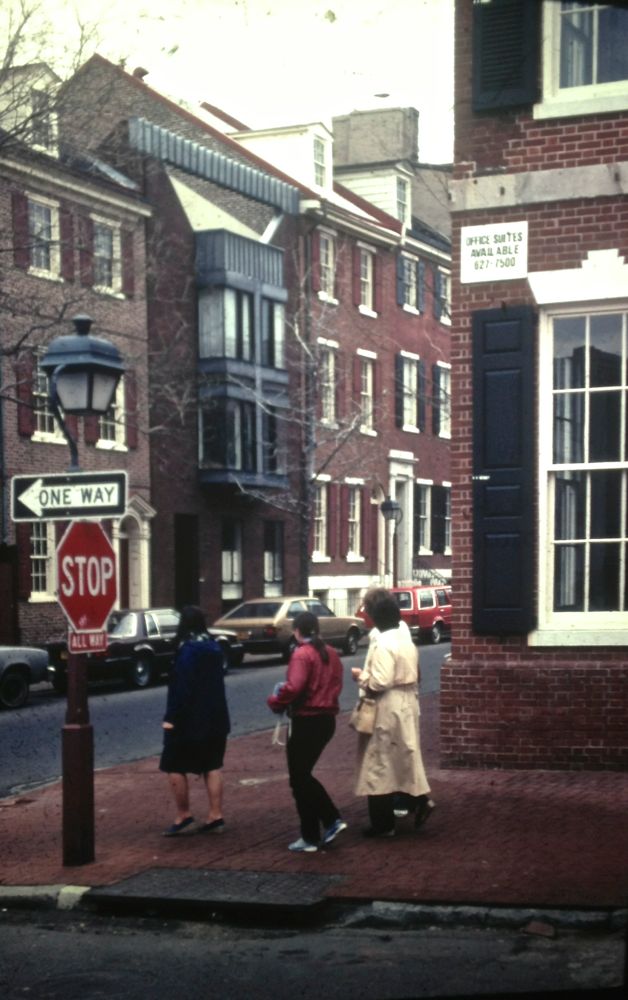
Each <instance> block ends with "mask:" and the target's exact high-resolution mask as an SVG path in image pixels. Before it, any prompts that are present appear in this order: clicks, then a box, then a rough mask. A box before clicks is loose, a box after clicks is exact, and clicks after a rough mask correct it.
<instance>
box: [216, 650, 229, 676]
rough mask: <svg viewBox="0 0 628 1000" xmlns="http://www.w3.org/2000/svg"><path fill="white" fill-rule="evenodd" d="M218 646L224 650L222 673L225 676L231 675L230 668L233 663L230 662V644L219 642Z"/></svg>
mask: <svg viewBox="0 0 628 1000" xmlns="http://www.w3.org/2000/svg"><path fill="white" fill-rule="evenodd" d="M218 645H219V646H220V648H221V650H222V672H223V675H225V674H228V673H229V667H230V666H231V662H230V660H229V643H228V642H219V643H218Z"/></svg>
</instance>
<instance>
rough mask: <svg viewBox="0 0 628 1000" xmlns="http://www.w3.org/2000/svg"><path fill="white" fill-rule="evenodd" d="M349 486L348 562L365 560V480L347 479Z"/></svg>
mask: <svg viewBox="0 0 628 1000" xmlns="http://www.w3.org/2000/svg"><path fill="white" fill-rule="evenodd" d="M345 483H346V484H347V485H348V487H349V496H348V501H347V562H364V553H363V552H362V489H363V486H364V481H363V480H361V479H360V480H355V479H352V480H349V479H345Z"/></svg>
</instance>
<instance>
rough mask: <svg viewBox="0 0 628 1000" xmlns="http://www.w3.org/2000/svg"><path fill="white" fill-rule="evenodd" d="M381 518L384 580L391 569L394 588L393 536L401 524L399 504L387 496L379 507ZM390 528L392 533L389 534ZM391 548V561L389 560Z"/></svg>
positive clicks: (401, 514)
mask: <svg viewBox="0 0 628 1000" xmlns="http://www.w3.org/2000/svg"><path fill="white" fill-rule="evenodd" d="M379 509H380V511H381V513H382V517H383V518H384V521H385V522H386V579H388V575H389V573H390V571H391V569H392V574H391V579H392V586H393V587H394V586H395V582H396V581H395V576H396V574H395V534H396V531H397V525H398V524H399V523H400V522H401V519H402V517H403V511H402V509H401V506H400V504H398V503H397V501H396V500H393V499H392V497H391V496H390V495H389V496H387V497H386V499H385V500H382V502H381V503H380V505H379ZM391 526H392V532H391ZM391 548H392V559H391V558H390V555H391Z"/></svg>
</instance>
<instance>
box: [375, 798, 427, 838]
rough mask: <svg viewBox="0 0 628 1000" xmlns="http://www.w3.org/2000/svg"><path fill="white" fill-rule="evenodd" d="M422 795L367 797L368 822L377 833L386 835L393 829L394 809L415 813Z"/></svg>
mask: <svg viewBox="0 0 628 1000" xmlns="http://www.w3.org/2000/svg"><path fill="white" fill-rule="evenodd" d="M421 798H424V796H422V795H408V794H407V793H406V792H390V794H388V795H369V796H368V807H369V820H370V822H371V826H372V827H373V829H374V830H377V832H378V833H388V831H389V830H394V829H395V809H396V808H403V809H407V810H408V811H409V812H415V811H416V807H417V805H418V803H419V800H420V799H421Z"/></svg>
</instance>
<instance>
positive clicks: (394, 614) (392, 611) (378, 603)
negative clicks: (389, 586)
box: [364, 587, 401, 632]
mask: <svg viewBox="0 0 628 1000" xmlns="http://www.w3.org/2000/svg"><path fill="white" fill-rule="evenodd" d="M364 610H365V611H366V613H367V615H368V616H369V618H372V620H373V624H374V625H375V627H376V628H378V629H379V630H380V632H386V631H387V630H388V629H391V628H397V627H398V625H399V622H400V621H401V613H400V611H399V605H398V603H397V601H396V600H395V598H394V597H393V595H392V594H391V593H390V591H388V590H385V589H384V587H374V588H373V589H372V590H369V591H368V593H367V594H366V596H365V598H364Z"/></svg>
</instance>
